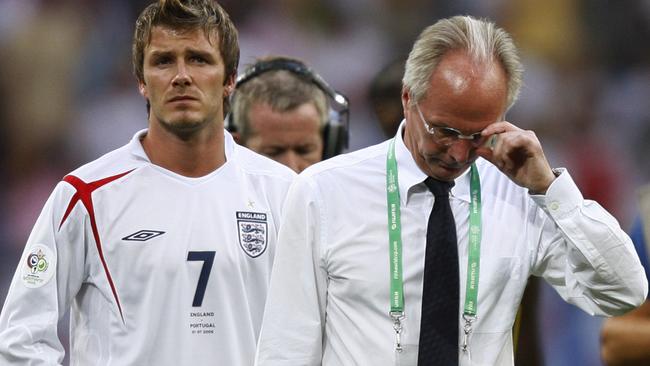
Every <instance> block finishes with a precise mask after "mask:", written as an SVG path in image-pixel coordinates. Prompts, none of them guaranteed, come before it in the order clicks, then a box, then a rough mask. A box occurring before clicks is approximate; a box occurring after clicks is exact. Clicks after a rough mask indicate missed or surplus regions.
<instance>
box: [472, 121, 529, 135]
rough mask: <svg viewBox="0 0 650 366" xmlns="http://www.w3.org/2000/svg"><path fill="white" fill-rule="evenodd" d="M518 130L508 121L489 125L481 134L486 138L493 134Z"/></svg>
mask: <svg viewBox="0 0 650 366" xmlns="http://www.w3.org/2000/svg"><path fill="white" fill-rule="evenodd" d="M519 130H520V128H519V127H517V126H515V125H513V124H512V123H510V122H508V121H501V122H495V123H493V124H491V125H488V126H487V127H485V128H484V129H483V131H481V134H482V135H483V136H488V135H494V134H499V133H504V132H509V131H519Z"/></svg>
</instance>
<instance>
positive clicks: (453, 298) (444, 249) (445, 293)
mask: <svg viewBox="0 0 650 366" xmlns="http://www.w3.org/2000/svg"><path fill="white" fill-rule="evenodd" d="M424 184H426V186H427V187H428V188H429V190H430V191H431V192H432V193H433V195H434V196H435V202H434V204H433V209H432V210H431V215H430V216H429V224H428V226H427V247H426V254H425V259H424V284H423V286H422V320H421V322H420V346H419V353H418V365H419V366H425V365H426V366H430V365H440V366H449V365H458V304H459V297H460V295H459V291H460V290H459V288H460V285H459V279H458V277H459V276H458V246H457V242H456V222H455V221H454V216H453V214H452V212H451V207H450V206H449V190H450V189H451V187H452V186H453V185H454V183H453V182H442V181H439V180H436V179H433V178H431V177H429V178H427V179H426V180H425V181H424Z"/></svg>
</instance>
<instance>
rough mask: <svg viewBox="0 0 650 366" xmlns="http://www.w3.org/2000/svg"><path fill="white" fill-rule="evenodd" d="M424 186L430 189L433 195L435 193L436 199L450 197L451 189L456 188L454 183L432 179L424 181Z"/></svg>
mask: <svg viewBox="0 0 650 366" xmlns="http://www.w3.org/2000/svg"><path fill="white" fill-rule="evenodd" d="M424 184H425V185H426V186H427V188H429V190H430V191H431V193H433V195H434V196H436V197H439V196H444V197H449V191H450V190H451V187H453V186H454V182H453V181H452V182H445V181H441V180H437V179H435V178H431V177H427V179H425V180H424Z"/></svg>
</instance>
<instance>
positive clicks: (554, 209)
mask: <svg viewBox="0 0 650 366" xmlns="http://www.w3.org/2000/svg"><path fill="white" fill-rule="evenodd" d="M549 207H550V208H551V210H553V211H556V210H557V209H558V208H560V203H559V202H558V201H553V202H551V205H550V206H549Z"/></svg>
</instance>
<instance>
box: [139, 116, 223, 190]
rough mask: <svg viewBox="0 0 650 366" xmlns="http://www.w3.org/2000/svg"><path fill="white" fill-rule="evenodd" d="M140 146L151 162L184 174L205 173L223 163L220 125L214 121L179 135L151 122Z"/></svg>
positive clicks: (194, 175) (221, 129)
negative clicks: (212, 123) (211, 123)
mask: <svg viewBox="0 0 650 366" xmlns="http://www.w3.org/2000/svg"><path fill="white" fill-rule="evenodd" d="M142 147H143V148H144V151H145V153H146V154H147V156H148V157H149V160H150V161H151V162H152V163H153V164H156V165H158V166H160V167H163V168H165V169H167V170H170V171H172V172H174V173H177V174H180V175H182V176H186V177H192V178H196V177H202V176H205V175H207V174H210V173H211V172H213V171H215V170H217V169H218V168H219V167H221V166H222V165H223V164H225V163H226V155H225V140H224V132H223V128H219V126H217V125H216V124H215V125H211V126H206V127H205V128H202V129H201V130H199V131H196V133H192V134H189V135H184V136H182V138H181V136H179V135H177V134H175V133H173V132H171V131H169V130H167V129H165V128H163V127H162V126H161V125H160V124H159V123H155V122H151V123H149V130H148V132H147V134H146V135H145V136H144V137H142Z"/></svg>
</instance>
